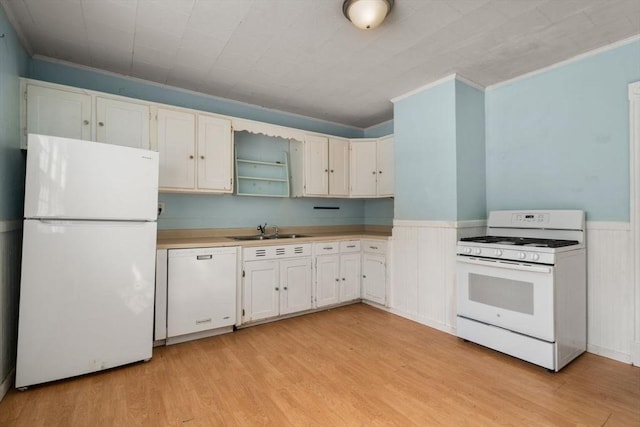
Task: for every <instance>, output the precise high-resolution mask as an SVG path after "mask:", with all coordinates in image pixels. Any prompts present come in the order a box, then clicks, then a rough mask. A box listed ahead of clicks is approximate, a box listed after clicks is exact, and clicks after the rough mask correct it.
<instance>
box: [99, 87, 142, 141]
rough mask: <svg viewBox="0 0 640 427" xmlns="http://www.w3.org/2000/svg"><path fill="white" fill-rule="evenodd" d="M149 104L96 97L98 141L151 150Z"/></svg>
mask: <svg viewBox="0 0 640 427" xmlns="http://www.w3.org/2000/svg"><path fill="white" fill-rule="evenodd" d="M150 117H151V114H150V112H149V105H148V104H139V103H135V102H128V101H120V100H117V99H110V98H104V97H101V96H97V97H96V122H97V126H96V141H98V142H105V143H107V144H115V145H126V146H128V147H133V148H143V149H145V150H148V149H149V121H150Z"/></svg>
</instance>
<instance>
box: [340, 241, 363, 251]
mask: <svg viewBox="0 0 640 427" xmlns="http://www.w3.org/2000/svg"><path fill="white" fill-rule="evenodd" d="M340 252H360V240H349V241H348V242H340Z"/></svg>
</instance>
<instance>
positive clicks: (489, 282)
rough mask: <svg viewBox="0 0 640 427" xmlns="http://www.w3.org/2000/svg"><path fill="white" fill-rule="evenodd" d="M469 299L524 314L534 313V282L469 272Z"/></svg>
mask: <svg viewBox="0 0 640 427" xmlns="http://www.w3.org/2000/svg"><path fill="white" fill-rule="evenodd" d="M469 299H470V300H471V301H474V302H478V303H480V304H486V305H490V306H493V307H499V308H504V309H505V310H511V311H516V312H518V313H522V314H533V282H524V281H522V280H513V279H504V278H501V277H494V276H485V275H483V274H476V273H469Z"/></svg>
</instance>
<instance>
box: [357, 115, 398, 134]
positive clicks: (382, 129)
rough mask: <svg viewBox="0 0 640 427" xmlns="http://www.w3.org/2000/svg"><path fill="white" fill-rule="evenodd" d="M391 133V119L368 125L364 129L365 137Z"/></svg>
mask: <svg viewBox="0 0 640 427" xmlns="http://www.w3.org/2000/svg"><path fill="white" fill-rule="evenodd" d="M392 133H393V119H392V120H387V121H386V122H382V123H378V124H377V125H374V126H371V127H368V128H366V129H365V130H364V134H363V136H364V137H365V138H380V137H381V136H387V135H391V134H392Z"/></svg>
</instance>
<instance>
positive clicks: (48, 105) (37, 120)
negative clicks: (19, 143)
mask: <svg viewBox="0 0 640 427" xmlns="http://www.w3.org/2000/svg"><path fill="white" fill-rule="evenodd" d="M26 91H27V94H26V129H25V132H24V135H23V138H24V143H23V147H24V148H26V134H27V133H39V134H43V135H52V136H60V137H64V138H74V139H91V95H87V94H84V93H80V92H72V91H67V90H60V89H54V88H50V87H43V86H37V85H32V84H27V89H26Z"/></svg>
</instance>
